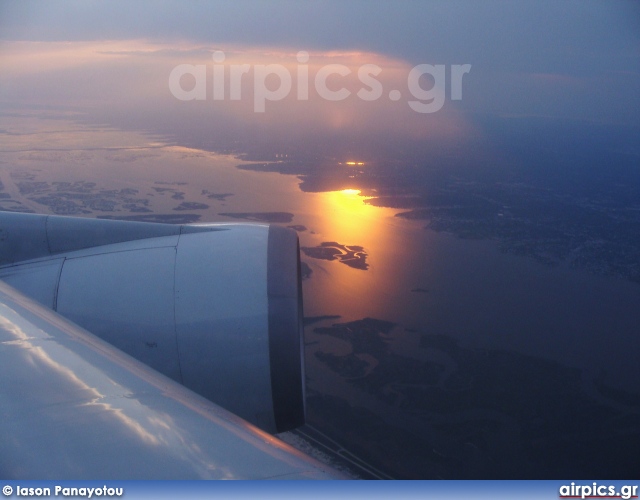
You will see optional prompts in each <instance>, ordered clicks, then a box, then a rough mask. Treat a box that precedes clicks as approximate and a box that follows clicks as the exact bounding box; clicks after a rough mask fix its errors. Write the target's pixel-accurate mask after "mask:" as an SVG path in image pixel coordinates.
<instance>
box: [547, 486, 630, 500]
mask: <svg viewBox="0 0 640 500" xmlns="http://www.w3.org/2000/svg"><path fill="white" fill-rule="evenodd" d="M558 497H559V498H621V499H623V500H629V499H631V498H638V486H637V485H624V486H620V489H618V488H616V487H615V486H613V485H608V486H607V485H604V484H598V483H596V482H594V483H592V484H585V485H582V484H576V483H571V484H570V485H563V486H560V491H559V492H558Z"/></svg>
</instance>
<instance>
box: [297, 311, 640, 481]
mask: <svg viewBox="0 0 640 500" xmlns="http://www.w3.org/2000/svg"><path fill="white" fill-rule="evenodd" d="M309 324H311V322H309ZM401 331H402V327H401V326H400V325H397V324H394V323H391V322H388V321H383V320H379V319H375V318H364V319H361V320H356V321H351V322H347V323H334V324H332V325H331V326H318V327H315V328H313V332H314V333H315V334H317V335H320V336H325V337H331V338H334V339H336V340H338V341H339V342H340V344H341V345H346V346H348V349H347V352H346V353H345V354H336V353H335V352H330V351H327V352H324V351H322V350H320V349H318V350H316V351H315V359H316V360H317V361H319V362H320V363H322V364H324V365H325V366H327V367H328V368H329V369H330V370H331V371H333V372H334V373H336V374H337V375H338V376H339V377H341V378H342V379H343V380H344V381H345V382H346V383H348V384H351V385H352V386H353V387H354V388H357V389H358V390H359V391H363V392H364V393H366V394H368V395H370V396H371V397H372V398H373V399H372V400H371V403H367V404H365V406H362V404H363V403H360V405H358V404H354V403H353V402H349V401H347V400H346V399H342V398H341V397H339V396H336V395H328V394H326V393H325V394H323V393H320V392H317V391H313V390H311V391H309V407H310V410H311V412H310V414H311V415H312V423H313V424H314V425H317V426H318V427H319V426H322V428H325V429H330V432H331V433H332V434H333V435H334V436H336V439H338V440H347V439H348V440H349V442H350V443H353V448H352V450H351V451H353V452H355V453H356V454H357V455H358V456H360V457H362V458H363V459H364V460H367V461H371V462H372V463H377V464H382V465H383V466H384V468H385V470H387V471H389V472H390V473H391V474H393V475H395V476H396V477H399V478H412V477H421V478H434V479H435V478H455V477H459V474H460V471H465V477H468V478H483V479H489V478H504V477H507V476H508V477H519V478H534V477H540V476H544V477H548V478H561V477H567V476H571V475H572V474H576V473H578V471H581V472H582V473H584V474H587V473H589V472H591V473H592V474H594V475H595V474H597V473H598V472H600V473H603V474H613V475H615V474H624V473H626V474H632V475H633V474H635V469H634V467H635V465H633V462H634V456H635V454H636V451H635V450H637V447H638V446H639V445H640V400H639V399H638V397H637V395H633V394H630V393H625V392H624V391H616V390H613V389H612V388H609V387H607V386H606V385H604V384H601V383H598V382H596V384H595V386H593V387H588V388H587V387H585V385H584V381H583V379H582V377H581V374H580V371H579V370H578V369H575V368H571V367H567V366H564V365H562V364H560V363H557V362H553V361H549V360H545V359H541V358H536V357H533V356H528V355H524V354H520V353H515V352H510V351H505V350H485V349H470V348H463V347H461V346H460V345H459V344H458V343H457V342H456V341H455V340H453V339H452V338H451V337H449V336H445V335H429V334H423V335H421V336H420V341H419V344H418V349H417V351H416V352H415V353H414V356H412V357H410V358H409V357H406V356H400V355H398V354H396V353H395V352H394V349H393V345H394V342H395V339H396V337H397V335H399V334H400V333H401ZM359 401H361V402H364V401H366V399H363V398H359ZM381 408H386V410H383V409H381ZM335 414H339V415H340V419H335V417H333V416H332V415H335ZM356 429H357V431H356ZM577 455H579V456H580V457H581V459H580V460H579V461H577V462H576V460H575V457H576V456H577ZM605 456H606V457H607V463H603V461H602V457H605Z"/></svg>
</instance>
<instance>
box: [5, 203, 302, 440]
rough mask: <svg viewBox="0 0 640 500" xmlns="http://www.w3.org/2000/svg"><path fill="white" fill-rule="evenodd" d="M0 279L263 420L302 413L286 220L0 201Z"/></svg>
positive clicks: (296, 291) (296, 297)
mask: <svg viewBox="0 0 640 500" xmlns="http://www.w3.org/2000/svg"><path fill="white" fill-rule="evenodd" d="M0 279H2V280H4V281H5V282H7V283H8V284H10V285H12V286H13V287H15V288H17V289H18V290H20V291H21V292H23V293H24V294H26V295H28V296H30V297H32V298H33V299H35V300H37V301H39V302H40V303H42V304H44V305H46V306H47V307H50V308H52V309H53V310H55V311H57V312H58V313H59V314H61V315H62V316H64V317H66V318H67V319H69V320H71V321H73V322H74V323H76V324H78V325H79V326H81V327H83V328H84V329H86V330H88V331H89V332H91V333H93V334H94V335H96V336H98V337H100V338H102V339H103V340H105V341H107V342H109V343H111V344H113V345H114V346H116V347H118V348H119V349H121V350H123V351H124V352H126V353H128V354H129V355H131V356H133V357H134V358H136V359H138V360H140V361H142V362H144V363H146V364H147V365H149V366H151V367H152V368H154V369H155V370H157V371H159V372H161V373H163V374H165V375H167V376H169V377H170V378H172V379H174V380H176V381H178V382H180V383H181V384H183V385H185V386H186V387H188V388H190V389H191V390H193V391H194V392H197V393H198V394H200V395H202V396H204V397H205V398H207V399H209V400H211V401H213V402H214V403H217V404H219V405H220V406H222V407H224V408H226V409H228V410H230V411H231V412H233V413H235V414H236V415H238V416H240V417H242V418H244V419H245V420H247V421H249V422H251V423H253V424H254V425H256V426H258V427H260V428H261V429H263V430H266V431H268V432H272V433H274V432H282V431H285V430H288V429H292V428H295V427H297V426H300V425H302V424H303V423H304V417H305V405H304V356H303V345H304V344H303V341H302V289H301V284H300V258H299V246H298V238H297V235H296V233H295V232H294V231H292V230H290V229H285V228H282V227H279V226H273V225H271V226H270V225H259V224H203V225H168V224H156V223H144V222H131V221H113V220H99V219H81V218H73V217H58V216H46V215H33V214H16V213H8V212H3V213H0Z"/></svg>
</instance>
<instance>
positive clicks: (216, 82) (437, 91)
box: [169, 50, 471, 113]
mask: <svg viewBox="0 0 640 500" xmlns="http://www.w3.org/2000/svg"><path fill="white" fill-rule="evenodd" d="M225 59H226V56H225V54H224V52H222V51H219V50H218V51H215V52H214V53H213V81H212V85H211V89H212V95H213V100H214V101H224V100H227V99H229V100H231V101H239V100H241V99H242V98H243V95H242V86H243V83H245V81H246V80H247V79H251V73H253V79H252V82H250V83H252V84H253V111H254V112H256V113H264V112H265V110H266V102H267V101H280V100H282V99H285V98H286V97H287V96H289V95H290V93H291V90H292V88H293V82H294V78H293V77H292V75H291V73H292V71H291V70H289V69H288V68H287V67H286V66H284V65H282V64H254V65H250V64H225ZM309 59H310V57H309V53H308V52H306V51H300V52H298V53H297V55H296V61H297V64H296V68H295V71H294V72H295V75H296V76H295V83H296V99H297V100H299V101H306V100H308V99H309V95H310V86H311V83H313V88H314V89H315V92H316V94H317V95H318V96H319V97H320V98H321V99H324V100H326V101H343V100H345V99H348V98H349V97H352V96H353V94H354V93H353V92H351V91H350V90H349V89H347V88H346V87H345V86H340V85H338V87H337V88H336V85H335V84H334V85H333V87H334V88H330V85H329V84H328V80H329V79H330V78H333V79H336V78H338V79H339V78H344V79H346V78H353V77H355V76H357V80H358V82H359V83H360V88H359V90H358V91H357V92H355V95H356V96H357V98H358V99H360V100H362V101H377V100H378V99H381V98H383V96H384V88H383V84H382V82H381V81H380V80H379V79H378V78H376V77H378V76H379V75H380V74H381V73H382V71H383V69H382V68H381V67H380V66H378V65H377V64H363V65H361V66H359V67H358V68H357V70H355V71H354V70H352V69H351V68H349V67H348V66H346V65H344V64H326V65H324V66H321V67H320V68H319V69H318V70H317V71H316V72H315V75H310V74H309V64H308V63H309ZM470 71H471V64H452V65H450V68H449V71H448V73H449V75H450V77H449V79H450V98H451V100H452V101H459V100H461V99H462V77H463V76H464V75H465V74H467V73H469V72H470ZM207 72H208V71H207V65H206V64H179V65H177V66H176V67H174V68H173V70H172V71H171V73H170V75H169V90H170V91H171V93H172V94H173V96H174V97H175V98H176V99H179V100H181V101H193V100H196V101H204V100H206V99H207V93H208V92H207V89H208V88H209V83H208V81H207V80H208V78H207ZM186 75H190V77H191V79H192V80H195V84H194V85H193V86H192V87H191V88H190V89H188V90H185V89H184V88H183V86H182V83H181V79H182V78H183V77H184V76H186ZM245 75H247V76H245ZM425 75H428V77H430V78H431V80H433V84H432V85H431V87H430V88H425V87H423V86H426V85H425V81H424V80H426V79H428V78H426V79H425V78H422V77H424V76H425ZM267 79H271V80H274V79H276V80H277V82H278V84H277V86H276V87H275V88H273V85H267ZM243 80H244V81H243ZM227 83H228V87H229V92H227V91H226V89H227ZM446 84H447V66H446V65H444V64H435V65H432V64H419V65H417V66H414V67H413V68H412V69H411V70H410V71H409V73H408V75H407V78H406V85H407V90H408V91H409V93H410V94H411V97H412V99H410V100H408V101H407V104H408V105H409V107H410V108H411V109H412V110H414V111H416V112H418V113H435V112H436V111H439V110H440V109H442V106H443V105H444V102H445V96H446ZM270 87H271V88H270ZM387 97H388V99H389V100H390V101H399V100H400V99H401V98H402V91H401V90H398V89H391V90H389V91H388V92H387Z"/></svg>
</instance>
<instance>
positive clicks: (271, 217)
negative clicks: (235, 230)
mask: <svg viewBox="0 0 640 500" xmlns="http://www.w3.org/2000/svg"><path fill="white" fill-rule="evenodd" d="M219 215H222V216H223V217H232V218H234V219H246V220H252V221H256V222H274V223H276V222H280V223H287V222H291V221H292V220H293V214H292V213H289V212H225V213H220V214H219Z"/></svg>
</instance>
